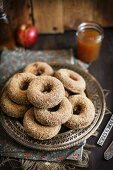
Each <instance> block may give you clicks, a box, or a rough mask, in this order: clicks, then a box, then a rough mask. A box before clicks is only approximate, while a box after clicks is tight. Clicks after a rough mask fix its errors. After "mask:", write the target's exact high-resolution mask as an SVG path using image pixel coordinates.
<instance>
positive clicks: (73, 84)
mask: <svg viewBox="0 0 113 170" xmlns="http://www.w3.org/2000/svg"><path fill="white" fill-rule="evenodd" d="M55 77H56V78H58V79H59V80H60V81H61V82H62V83H63V85H64V87H65V88H66V89H67V90H69V91H71V92H74V93H81V92H82V91H84V90H85V88H86V83H85V80H84V79H83V77H82V76H81V75H79V74H78V73H76V72H74V71H72V70H68V69H59V70H58V71H56V73H55Z"/></svg>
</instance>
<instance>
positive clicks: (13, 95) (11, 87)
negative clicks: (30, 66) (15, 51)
mask: <svg viewBox="0 0 113 170" xmlns="http://www.w3.org/2000/svg"><path fill="white" fill-rule="evenodd" d="M35 78H36V76H35V75H33V74H31V73H17V74H15V75H14V76H13V77H11V80H10V82H9V84H8V86H7V93H8V96H9V98H10V99H11V100H12V101H14V102H15V103H17V104H22V105H24V104H29V101H28V99H27V93H26V92H27V88H28V86H29V83H30V82H31V81H32V80H33V79H35Z"/></svg>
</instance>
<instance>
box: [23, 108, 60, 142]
mask: <svg viewBox="0 0 113 170" xmlns="http://www.w3.org/2000/svg"><path fill="white" fill-rule="evenodd" d="M23 126H24V128H25V131H26V132H27V134H28V135H29V136H31V137H33V138H35V139H39V140H45V139H51V138H52V137H54V136H56V135H57V134H58V132H59V131H60V128H61V125H58V126H54V127H49V126H43V125H41V124H39V123H38V122H37V121H36V119H35V116H34V112H33V108H31V109H29V110H28V111H27V112H26V113H25V116H24V119H23Z"/></svg>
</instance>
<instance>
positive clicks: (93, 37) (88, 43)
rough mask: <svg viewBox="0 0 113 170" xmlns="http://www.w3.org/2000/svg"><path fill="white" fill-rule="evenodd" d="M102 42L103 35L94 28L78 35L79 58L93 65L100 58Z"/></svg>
mask: <svg viewBox="0 0 113 170" xmlns="http://www.w3.org/2000/svg"><path fill="white" fill-rule="evenodd" d="M101 42H102V35H101V33H100V32H99V31H98V30H96V29H94V28H86V29H82V30H81V31H78V33H77V56H78V58H79V59H80V60H81V61H83V62H85V63H91V62H93V61H94V60H96V59H97V57H98V56H99V52H100V48H101Z"/></svg>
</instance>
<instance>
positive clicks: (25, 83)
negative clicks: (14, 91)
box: [20, 80, 30, 90]
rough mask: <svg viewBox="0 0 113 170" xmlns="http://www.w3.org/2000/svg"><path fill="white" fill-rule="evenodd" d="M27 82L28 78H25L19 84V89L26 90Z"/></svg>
mask: <svg viewBox="0 0 113 170" xmlns="http://www.w3.org/2000/svg"><path fill="white" fill-rule="evenodd" d="M29 83H30V81H29V80H26V81H24V82H22V83H21V85H20V89H21V90H27V89H28V86H29Z"/></svg>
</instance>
